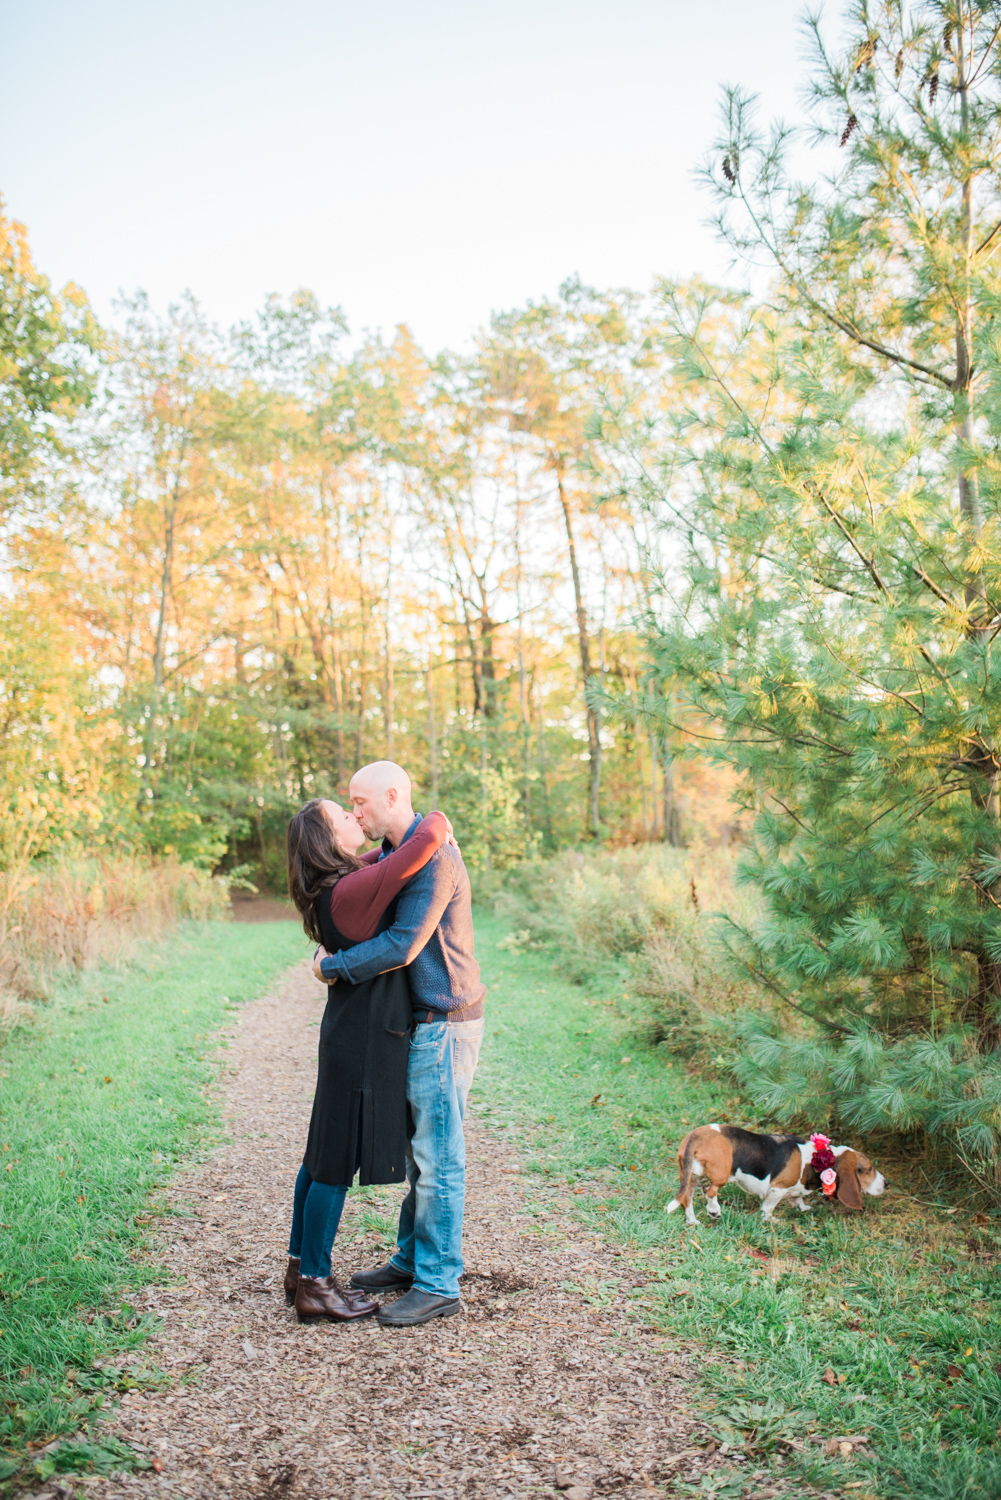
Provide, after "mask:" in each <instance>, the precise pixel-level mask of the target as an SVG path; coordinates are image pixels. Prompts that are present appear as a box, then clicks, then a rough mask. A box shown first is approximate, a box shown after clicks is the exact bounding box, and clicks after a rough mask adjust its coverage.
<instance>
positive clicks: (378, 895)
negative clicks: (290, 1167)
mask: <svg viewBox="0 0 1001 1500" xmlns="http://www.w3.org/2000/svg"><path fill="white" fill-rule="evenodd" d="M451 833H452V828H451V824H450V823H449V821H448V819H447V818H446V817H445V815H444V813H440V812H433V813H429V814H428V816H427V817H426V818H424V819H423V820H422V822H421V824H420V826H419V828H418V829H417V830H416V832H414V833H413V834H412V835H411V836H410V838H408V839H407V841H406V843H405V844H403V845H401V847H400V848H399V849H396V850H394V851H393V853H391V854H390V855H388V856H387V857H386V858H385V859H382V860H380V859H379V852H378V850H372V851H371V852H370V853H369V854H367V855H365V856H364V857H362V858H359V856H358V849H359V848H360V847H361V845H362V844H363V843H364V842H365V835H364V833H363V832H362V829H361V825H360V824H359V823H358V822H357V821H356V819H355V818H353V817H352V815H351V814H350V813H349V812H347V811H345V809H344V808H343V807H339V806H338V804H337V803H336V802H329V801H323V800H320V799H316V800H314V801H312V802H307V803H306V806H305V807H303V808H301V809H300V810H299V812H297V813H296V815H295V817H294V818H293V819H292V821H291V823H290V824H289V828H288V844H287V849H288V888H289V895H290V897H291V898H292V901H293V903H294V905H295V907H296V910H297V911H298V912H299V915H300V916H301V917H302V925H303V927H304V928H305V930H306V933H307V935H308V936H309V937H310V938H312V939H313V941H314V942H315V943H322V944H323V946H324V947H325V948H326V949H327V951H328V953H336V952H337V950H338V949H340V948H351V947H354V945H355V944H356V943H361V942H365V941H366V940H367V939H368V938H370V937H374V936H375V934H376V933H377V932H381V931H382V930H383V929H384V928H385V927H388V926H389V925H390V924H391V922H392V920H393V909H394V903H395V901H396V897H397V896H398V895H399V894H400V892H401V891H402V889H403V887H404V886H405V885H406V883H407V881H408V880H409V879H410V878H411V876H413V875H416V873H417V871H418V870H422V869H423V868H424V866H425V865H426V864H427V862H428V860H429V859H430V858H431V857H432V855H434V854H435V853H436V852H437V851H438V850H439V849H440V848H441V846H442V844H444V843H445V841H446V840H447V839H448V838H450V837H451ZM411 1025H412V1021H411V1004H410V990H409V986H408V983H407V975H406V970H405V969H394V970H391V971H390V972H389V973H387V974H378V975H376V976H375V978H374V979H368V980H365V981H364V982H363V983H362V984H344V983H339V984H336V985H331V986H330V987H329V988H328V990H327V1008H326V1010H325V1011H324V1013H323V1020H322V1022H321V1023H320V1057H319V1068H318V1072H317V1081H316V1095H315V1097H314V1100H313V1114H312V1118H311V1119H310V1122H309V1137H308V1139H307V1141H306V1152H305V1156H304V1158H303V1164H302V1166H301V1167H300V1168H299V1175H298V1177H297V1179H296V1184H295V1193H294V1197H293V1204H292V1231H291V1234H290V1236H289V1263H288V1270H287V1271H286V1273H285V1299H286V1301H287V1302H288V1303H289V1305H290V1306H291V1305H292V1304H293V1303H294V1304H295V1310H296V1315H297V1317H298V1319H299V1322H300V1323H315V1322H316V1321H317V1320H318V1319H319V1318H331V1319H333V1320H335V1321H338V1322H348V1321H351V1320H353V1319H356V1318H367V1317H369V1316H371V1314H372V1313H374V1312H375V1311H376V1309H377V1306H378V1304H377V1303H375V1302H371V1301H368V1300H366V1298H365V1295H364V1293H360V1292H354V1291H342V1290H341V1288H340V1287H339V1286H338V1285H337V1283H336V1281H335V1280H334V1279H333V1277H332V1276H331V1274H330V1252H331V1249H332V1248H333V1243H334V1236H335V1235H336V1233H337V1226H338V1223H339V1222H340V1217H341V1210H342V1209H343V1207H344V1199H345V1197H346V1196H347V1192H348V1188H349V1186H350V1184H351V1182H352V1180H353V1178H354V1175H355V1172H356V1171H358V1172H360V1180H361V1183H362V1185H363V1186H367V1185H368V1184H369V1183H373V1182H403V1181H404V1179H405V1176H406V1173H405V1169H404V1162H405V1156H406V1140H407V1104H406V1082H407V1056H408V1051H409V1041H410V1030H411Z"/></svg>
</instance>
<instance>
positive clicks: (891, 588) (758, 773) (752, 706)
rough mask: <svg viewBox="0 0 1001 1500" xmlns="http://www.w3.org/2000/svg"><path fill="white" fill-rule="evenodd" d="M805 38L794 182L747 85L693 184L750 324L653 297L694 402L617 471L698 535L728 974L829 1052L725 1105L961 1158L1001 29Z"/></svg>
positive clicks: (985, 10) (990, 1077)
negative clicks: (731, 818) (720, 806)
mask: <svg viewBox="0 0 1001 1500" xmlns="http://www.w3.org/2000/svg"><path fill="white" fill-rule="evenodd" d="M810 24H811V26H812V27H813V34H814V42H815V48H816V67H815V69H814V73H813V78H812V129H811V133H810V136H809V143H810V146H811V148H812V150H813V152H814V160H815V162H816V165H817V171H816V174H815V180H814V182H813V183H812V184H811V183H804V182H801V181H797V180H796V179H795V178H794V177H793V175H792V171H791V168H790V165H789V158H790V155H791V153H792V151H793V150H794V149H795V150H796V151H797V153H798V155H797V160H798V161H799V162H800V163H801V162H802V154H801V151H800V148H801V146H802V145H803V142H804V137H803V136H799V137H797V135H796V133H795V132H794V131H791V130H789V129H787V128H785V127H782V126H779V127H776V128H774V129H773V130H772V131H771V132H765V131H763V130H762V129H761V128H759V126H758V125H757V123H756V119H755V108H754V104H753V101H752V100H750V99H749V98H748V97H746V96H744V95H742V94H741V93H740V92H738V91H731V92H730V93H729V94H728V96H727V100H726V109H725V129H724V133H723V135H722V137H721V139H720V140H719V142H718V144H717V147H716V149H715V151H714V154H713V158H712V160H711V162H709V163H708V164H707V166H706V168H705V175H706V178H707V180H708V181H709V182H710V184H711V186H712V188H713V191H714V192H715V194H716V197H717V202H718V206H719V213H718V222H719V228H720V230H721V232H722V233H723V234H724V235H725V236H726V238H727V239H728V240H729V242H730V243H731V245H732V246H733V247H734V249H735V250H736V251H737V253H738V256H739V257H741V258H742V259H743V260H744V261H745V263H746V262H750V261H755V262H757V263H758V264H759V265H760V264H762V262H764V263H766V264H767V265H768V266H769V267H770V268H771V274H772V277H773V280H772V283H771V286H770V289H769V295H768V299H767V302H764V301H760V300H759V301H757V302H755V301H754V300H753V299H751V298H750V297H745V298H738V297H723V296H722V295H719V296H714V295H713V294H712V293H711V292H709V291H706V290H704V289H703V290H701V291H700V290H698V289H695V290H692V289H689V291H688V292H687V293H685V294H683V293H678V292H675V293H674V294H672V295H669V296H667V297H666V298H665V302H664V306H663V324H662V326H661V328H660V329H659V330H658V331H657V334H656V337H658V338H659V339H660V340H661V342H662V347H663V348H664V350H665V352H666V353H668V354H669V355H670V357H671V358H672V360H673V370H672V379H673V380H674V381H675V382H676V386H680V387H681V389H682V391H683V399H681V400H680V401H679V402H678V404H677V405H676V410H675V414H674V417H673V420H672V421H671V424H670V426H671V430H670V432H669V433H665V430H664V419H663V416H662V414H661V413H655V414H654V415H653V416H651V415H650V414H649V412H647V414H646V416H645V417H643V418H642V419H641V420H640V421H639V422H635V421H634V422H632V424H631V425H630V424H629V423H627V422H625V421H622V422H620V432H621V436H620V439H619V442H620V458H621V457H622V456H623V454H624V455H625V457H626V459H627V460H629V461H631V463H632V468H633V473H634V482H635V483H636V484H637V485H638V486H639V487H640V488H641V489H644V490H645V492H646V498H647V499H648V501H651V502H652V503H654V504H655V505H656V507H657V508H658V510H659V512H660V514H661V515H662V516H664V517H665V518H666V517H667V515H668V511H669V512H670V514H672V515H674V516H678V515H680V517H681V521H682V526H681V532H682V535H685V534H687V537H688V548H687V564H686V568H685V575H686V576H685V580H684V589H683V597H684V607H683V608H682V610H681V611H679V613H678V614H677V615H676V617H675V622H674V623H673V624H670V625H665V626H661V627H658V628H656V629H654V630H653V632H652V651H653V655H654V659H655V661H656V664H657V668H658V671H659V673H660V675H661V677H662V678H663V680H665V681H672V682H676V683H678V684H680V685H681V687H682V690H683V693H684V696H685V698H686V699H687V702H688V703H689V705H690V707H691V709H693V710H694V711H696V712H697V713H699V714H701V716H702V718H703V721H704V724H705V732H706V735H707V741H706V743H707V745H708V746H709V748H710V751H711V753H713V754H715V755H717V756H719V757H721V758H724V759H725V760H727V761H728V762H730V763H731V764H732V765H734V766H736V767H737V768H738V770H739V771H740V772H741V774H742V784H743V786H744V789H745V795H746V797H747V799H748V802H749V803H751V804H753V806H754V807H755V809H756V813H757V820H756V832H755V838H754V843H753V847H752V849H751V851H750V852H749V853H748V855H747V858H746V859H745V861H744V873H745V875H746V877H747V878H749V879H752V880H753V881H755V882H756V883H757V884H758V885H759V886H760V888H761V890H762V891H763V892H764V894H765V896H766V898H767V916H766V918H765V919H764V920H763V921H762V923H761V924H760V926H759V927H757V928H756V929H755V930H754V931H745V932H733V933H732V934H731V942H732V945H733V948H734V951H735V952H736V953H738V954H739V956H740V958H741V961H742V962H743V963H744V964H745V966H746V968H747V970H748V971H750V972H751V973H753V974H754V975H755V976H756V977H757V979H758V980H759V981H760V982H761V983H762V984H764V985H765V986H767V987H768V989H769V990H770V991H771V992H772V993H773V994H774V995H776V996H777V997H779V998H780V999H781V1001H782V1002H783V1003H785V1004H788V1005H789V1006H791V1007H795V1009H796V1011H797V1012H799V1013H800V1015H803V1016H806V1017H808V1018H810V1021H811V1022H816V1023H817V1025H818V1026H819V1028H820V1029H819V1036H820V1039H821V1040H820V1041H819V1042H818V1041H817V1040H816V1036H815V1033H814V1032H813V1030H812V1029H811V1028H808V1029H807V1032H806V1033H802V1034H801V1040H800V1042H798V1043H797V1044H796V1047H795V1048H794V1047H792V1046H791V1044H790V1045H783V1044H782V1043H781V1042H780V1041H779V1040H776V1038H775V1037H774V1036H772V1037H769V1036H768V1035H766V1034H764V1033H762V1031H761V1028H760V1027H759V1028H758V1029H757V1033H756V1038H755V1040H754V1046H755V1047H756V1048H757V1053H756V1061H755V1067H754V1069H752V1070H749V1071H748V1073H747V1077H748V1078H749V1079H750V1078H751V1077H752V1074H753V1075H754V1076H757V1077H758V1078H759V1079H760V1078H761V1077H762V1076H766V1078H767V1082H766V1084H765V1085H764V1086H763V1093H764V1095H767V1098H768V1100H769V1102H770V1104H771V1105H772V1107H774V1108H775V1109H776V1110H779V1111H784V1112H785V1113H786V1114H789V1113H794V1112H795V1111H796V1109H798V1108H800V1107H803V1106H805V1104H806V1102H808V1103H809V1107H810V1108H817V1107H820V1106H821V1105H822V1104H823V1102H824V1100H826V1101H827V1104H828V1107H832V1106H833V1107H836V1108H840V1110H841V1112H842V1114H843V1115H846V1116H847V1117H849V1118H854V1119H856V1120H857V1121H859V1122H862V1121H865V1122H867V1123H869V1124H873V1123H878V1122H880V1121H882V1122H884V1123H897V1124H903V1123H915V1122H916V1121H917V1122H924V1123H926V1124H928V1123H930V1124H939V1125H941V1124H944V1123H947V1122H951V1123H953V1124H955V1125H958V1126H959V1127H961V1128H962V1129H964V1130H966V1131H967V1132H968V1134H967V1137H966V1140H967V1144H968V1145H969V1146H970V1148H971V1149H972V1150H974V1151H975V1152H976V1153H978V1154H980V1155H983V1154H986V1153H987V1152H988V1151H989V1149H990V1148H991V1146H992V1144H993V1142H994V1139H995V1136H994V1128H995V1126H996V1125H997V1124H998V1123H999V1120H1001V1113H999V1108H998V1104H999V1102H1001V1088H999V1087H998V1077H997V1076H996V1063H997V1061H998V1053H997V1051H996V1049H997V1048H998V1041H999V1027H1001V836H999V811H1001V808H999V790H1001V783H999V770H1001V762H999V746H1001V691H999V690H1001V668H999V663H998V647H997V643H996V640H995V637H996V635H997V633H998V631H999V629H1001V535H999V500H1001V489H999V480H1001V469H999V458H1001V372H999V358H998V356H999V340H998V333H997V329H996V318H997V313H998V310H999V307H1001V279H999V276H998V273H997V269H996V265H995V260H996V254H997V251H998V249H999V248H1001V51H999V46H998V37H999V31H1001V5H998V4H996V3H982V0H981V3H971V0H955V3H946V4H924V5H921V6H918V7H915V8H912V9H911V10H910V11H907V10H906V9H905V8H904V7H902V6H900V5H899V4H896V3H885V4H882V5H880V6H869V5H867V4H861V5H857V6H856V7H854V8H853V10H852V12H851V14H850V27H851V34H850V39H849V45H848V46H847V49H846V50H845V51H844V52H843V53H842V55H841V56H840V58H834V57H832V56H830V55H829V54H828V52H827V51H826V49H825V45H824V42H823V40H822V37H821V35H820V32H819V29H818V28H817V25H816V23H810ZM654 449H655V450H656V451H655V452H653V451H651V450H654ZM679 457H682V458H684V459H685V461H686V465H687V467H686V468H685V471H684V474H685V477H684V483H683V484H681V485H679V481H678V477H677V476H678V469H677V465H678V460H679ZM657 465H659V470H658V468H657ZM668 480H670V489H669V487H668ZM804 1038H805V1039H804ZM825 1039H826V1040H825ZM804 1047H805V1048H806V1052H804V1051H803V1048H804ZM797 1048H798V1050H797ZM922 1048H923V1049H924V1052H921V1050H920V1049H922ZM929 1048H931V1049H932V1050H931V1052H930V1053H929V1051H928V1049H929ZM916 1049H917V1050H916ZM794 1053H795V1056H794V1055H793V1054H794ZM932 1054H934V1056H935V1057H937V1058H938V1064H936V1065H935V1066H933V1065H932V1062H931V1061H930V1060H929V1059H930V1058H931V1056H932ZM977 1055H979V1057H980V1061H979V1062H977V1061H976V1060H975V1058H976V1056H977ZM918 1056H921V1057H923V1058H924V1063H923V1064H922V1065H918V1064H916V1063H915V1061H914V1059H915V1057H918ZM971 1057H972V1058H973V1059H974V1060H973V1061H971ZM957 1068H959V1069H960V1072H959V1073H957V1072H956V1069H957ZM762 1069H763V1070H764V1074H763V1073H762ZM936 1069H937V1071H936ZM964 1069H965V1070H966V1071H963V1070H964ZM936 1080H937V1081H936ZM992 1101H993V1102H992Z"/></svg>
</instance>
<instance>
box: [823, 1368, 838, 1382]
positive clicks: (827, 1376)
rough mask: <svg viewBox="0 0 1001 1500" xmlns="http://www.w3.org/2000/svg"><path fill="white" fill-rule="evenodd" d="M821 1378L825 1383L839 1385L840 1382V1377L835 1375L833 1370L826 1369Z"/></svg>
mask: <svg viewBox="0 0 1001 1500" xmlns="http://www.w3.org/2000/svg"><path fill="white" fill-rule="evenodd" d="M820 1378H821V1380H822V1381H823V1382H824V1384H825V1385H837V1383H838V1377H837V1376H836V1375H835V1373H834V1371H833V1370H825V1371H824V1373H823V1375H821V1377H820Z"/></svg>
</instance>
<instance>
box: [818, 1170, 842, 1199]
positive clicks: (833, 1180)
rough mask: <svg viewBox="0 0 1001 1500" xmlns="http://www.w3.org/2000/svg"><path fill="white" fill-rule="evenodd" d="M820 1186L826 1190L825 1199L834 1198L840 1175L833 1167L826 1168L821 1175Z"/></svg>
mask: <svg viewBox="0 0 1001 1500" xmlns="http://www.w3.org/2000/svg"><path fill="white" fill-rule="evenodd" d="M820 1185H821V1187H822V1188H823V1189H824V1196H825V1198H830V1197H832V1196H833V1194H834V1191H835V1189H836V1188H837V1185H838V1174H837V1172H835V1170H834V1168H833V1167H825V1169H824V1171H823V1172H821V1174H820Z"/></svg>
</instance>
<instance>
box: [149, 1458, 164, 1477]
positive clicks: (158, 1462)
mask: <svg viewBox="0 0 1001 1500" xmlns="http://www.w3.org/2000/svg"><path fill="white" fill-rule="evenodd" d="M150 1468H151V1469H152V1470H153V1472H154V1473H156V1474H162V1473H163V1459H162V1458H154V1460H153V1462H152V1464H151V1465H150Z"/></svg>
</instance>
